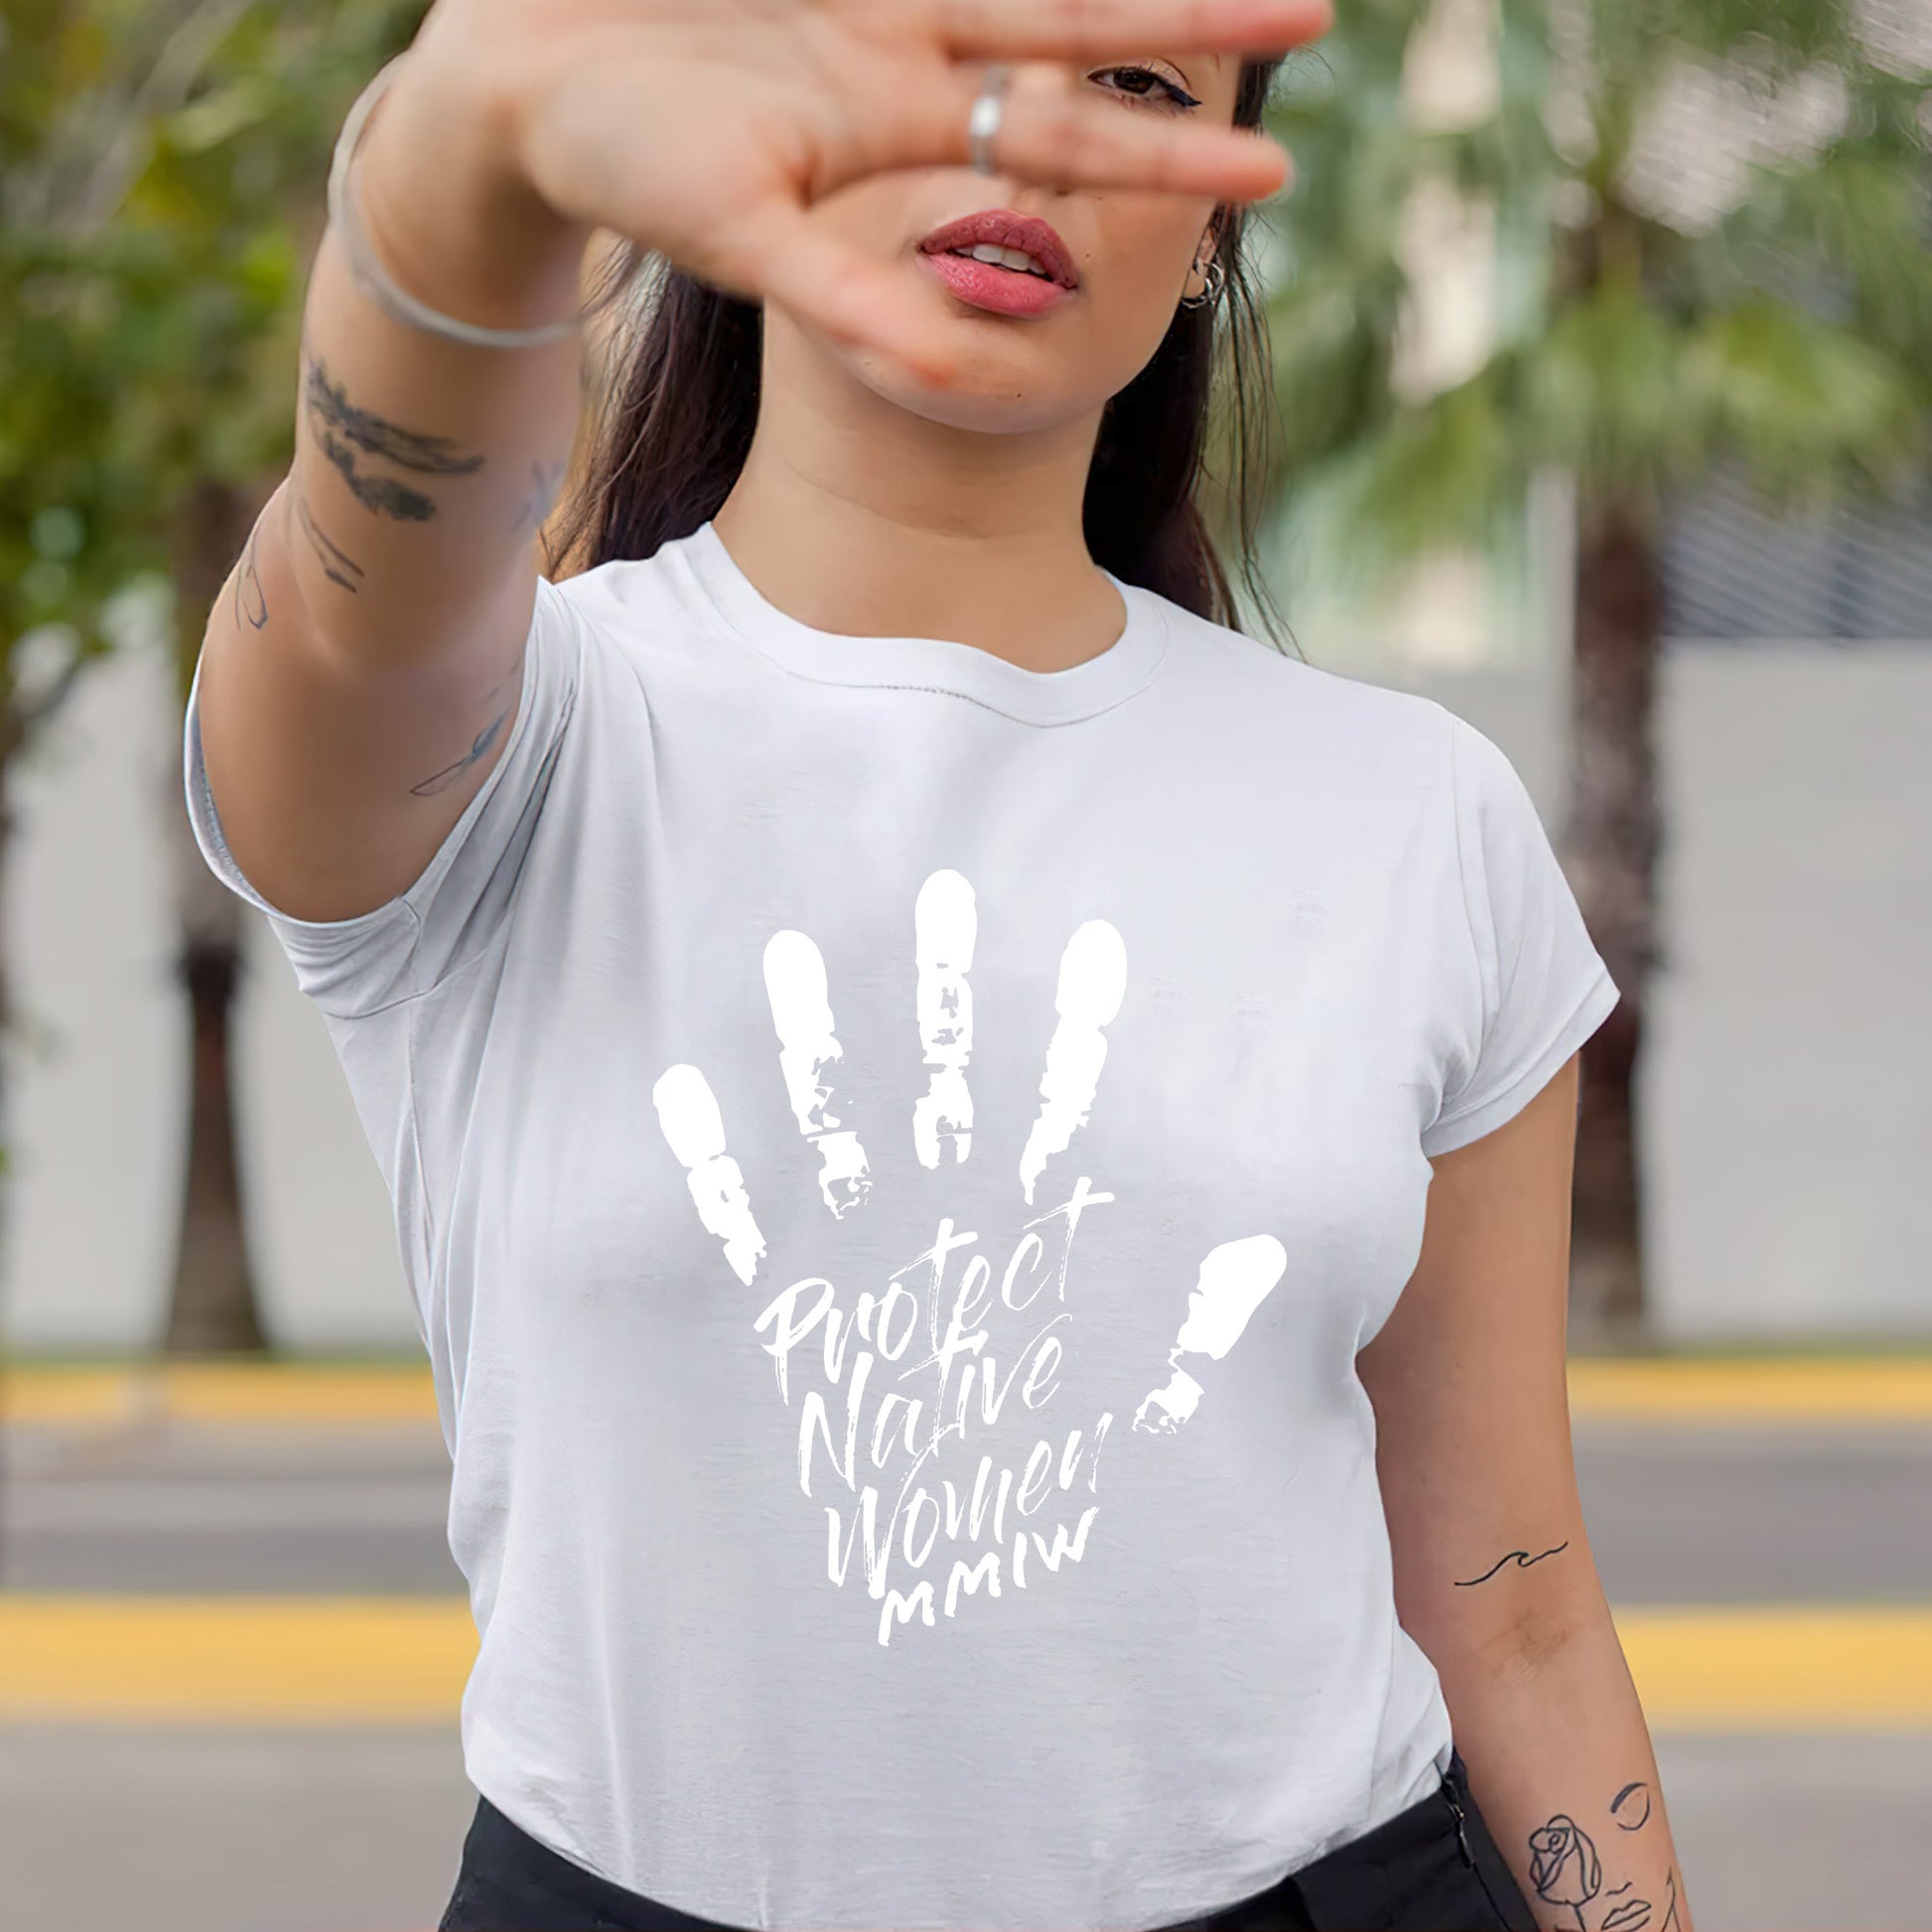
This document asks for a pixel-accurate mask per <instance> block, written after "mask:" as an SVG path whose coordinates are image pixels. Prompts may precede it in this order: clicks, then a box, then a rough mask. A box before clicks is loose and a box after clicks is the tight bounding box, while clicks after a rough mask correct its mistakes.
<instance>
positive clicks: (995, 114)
mask: <svg viewBox="0 0 1932 1932" xmlns="http://www.w3.org/2000/svg"><path fill="white" fill-rule="evenodd" d="M1012 78H1013V64H1012V62H1010V61H993V62H990V63H989V64H988V66H987V69H986V78H985V79H984V80H983V81H982V82H981V83H980V90H979V94H978V96H977V97H976V98H975V100H974V102H973V111H972V113H971V114H970V115H969V116H968V117H967V121H966V151H967V154H968V155H969V156H970V157H971V161H972V167H973V172H974V173H975V174H976V175H996V174H998V173H999V172H1000V171H999V169H998V168H997V167H996V166H995V165H994V161H993V142H994V138H995V136H997V135H998V133H999V132H1000V123H1001V122H1002V121H1003V120H1004V119H1005V118H1006V111H1007V84H1008V82H1009V81H1011V80H1012Z"/></svg>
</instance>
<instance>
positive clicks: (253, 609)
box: [234, 519, 268, 630]
mask: <svg viewBox="0 0 1932 1932" xmlns="http://www.w3.org/2000/svg"><path fill="white" fill-rule="evenodd" d="M260 534H261V523H260V521H259V519H258V520H257V521H256V524H255V527H254V528H253V529H252V530H250V531H249V532H248V547H247V548H246V549H245V550H243V551H242V553H241V568H240V569H239V570H237V571H236V572H235V574H234V620H235V622H236V623H237V624H240V623H241V622H242V621H244V620H245V621H247V623H248V625H249V627H250V628H251V629H254V630H259V629H260V628H261V627H262V625H263V624H265V623H266V622H267V621H268V599H267V598H266V597H264V596H263V595H262V580H261V578H260V576H259V575H258V574H257V573H256V570H255V539H256V538H257V537H258V536H259V535H260Z"/></svg>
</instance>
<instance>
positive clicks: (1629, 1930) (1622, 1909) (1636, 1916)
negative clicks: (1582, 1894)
mask: <svg viewBox="0 0 1932 1932" xmlns="http://www.w3.org/2000/svg"><path fill="white" fill-rule="evenodd" d="M1630 1884H1631V1881H1630V1880H1629V1879H1628V1878H1626V1879H1624V1881H1623V1882H1622V1884H1620V1885H1612V1886H1611V1887H1610V1888H1609V1890H1608V1891H1606V1892H1605V1893H1604V1894H1603V1896H1604V1897H1605V1898H1615V1899H1617V1900H1618V1902H1617V1903H1616V1904H1614V1905H1612V1906H1611V1907H1610V1909H1609V1910H1608V1911H1607V1912H1605V1913H1604V1914H1603V1922H1602V1924H1601V1925H1600V1926H1599V1927H1598V1932H1643V1928H1644V1927H1645V1926H1646V1925H1648V1924H1649V1923H1650V1900H1649V1899H1647V1898H1622V1897H1620V1896H1619V1895H1620V1894H1621V1893H1623V1892H1627V1891H1628V1890H1629V1889H1630Z"/></svg>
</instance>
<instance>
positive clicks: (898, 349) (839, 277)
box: [741, 207, 956, 385]
mask: <svg viewBox="0 0 1932 1932" xmlns="http://www.w3.org/2000/svg"><path fill="white" fill-rule="evenodd" d="M741 246H742V248H743V251H744V254H745V257H746V266H745V269H744V271H743V281H744V283H745V285H747V286H749V287H756V289H757V290H758V292H759V295H761V296H763V297H764V298H765V299H767V300H769V301H772V302H776V303H777V304H779V306H780V307H782V308H785V309H788V310H789V311H790V312H791V313H792V314H793V315H794V316H796V317H797V318H798V320H799V321H800V322H802V323H806V324H809V325H810V326H811V327H812V328H814V329H818V330H821V331H823V332H824V333H825V334H826V335H828V336H830V337H832V338H833V339H834V340H836V341H838V342H842V343H847V344H850V345H853V346H855V347H861V348H875V349H878V350H880V351H882V352H883V353H885V354H887V355H889V356H892V357H893V358H894V359H895V360H897V362H898V363H899V364H900V365H901V366H902V367H903V368H904V369H905V370H906V372H907V373H908V374H910V375H911V376H913V377H914V378H915V379H916V380H918V381H920V382H923V383H926V384H928V385H938V384H943V383H944V382H945V381H946V380H948V379H949V378H950V377H951V375H952V374H953V373H954V369H955V367H956V357H955V353H954V352H953V351H952V350H950V349H948V347H947V346H946V334H945V331H944V330H943V329H942V327H941V320H940V318H939V317H938V316H937V315H935V313H934V309H933V303H932V297H931V292H930V291H929V290H926V289H922V288H921V287H919V286H918V284H917V282H916V281H915V280H914V279H913V278H912V277H911V276H909V275H907V274H906V273H905V270H904V267H903V265H902V264H892V265H889V264H887V263H885V262H882V261H878V260H875V259H873V258H872V257H870V256H867V255H865V254H862V253H861V252H860V251H859V250H858V249H857V248H855V247H853V246H852V245H851V244H850V243H848V242H844V241H841V240H839V239H838V238H837V237H836V236H834V235H831V234H829V233H827V232H826V231H825V230H823V229H822V228H820V227H818V226H816V225H814V223H813V222H812V221H811V219H810V218H809V217H808V216H807V214H806V213H805V211H804V210H803V209H802V208H799V207H778V208H775V209H773V210H772V211H771V212H770V213H768V214H765V215H763V216H761V217H760V218H759V220H758V222H757V223H756V224H755V225H754V226H752V227H751V228H749V229H747V230H745V231H744V235H743V240H742V243H741Z"/></svg>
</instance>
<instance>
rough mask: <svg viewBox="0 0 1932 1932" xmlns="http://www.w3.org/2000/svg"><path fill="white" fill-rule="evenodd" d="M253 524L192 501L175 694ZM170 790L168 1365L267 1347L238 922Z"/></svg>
mask: <svg viewBox="0 0 1932 1932" xmlns="http://www.w3.org/2000/svg"><path fill="white" fill-rule="evenodd" d="M254 514H255V505H254V504H253V503H252V502H251V501H250V500H249V499H247V498H246V497H244V496H243V495H242V493H241V492H240V491H238V490H235V489H232V488H230V487H228V486H227V485H225V484H220V483H205V484H203V485H202V486H201V487H200V488H199V489H197V490H196V491H194V492H192V493H191V500H190V504H189V508H188V512H187V514H186V515H185V516H184V518H183V521H182V524H181V536H180V538H179V540H178V541H177V543H176V546H175V557H176V582H177V586H178V590H179V594H180V596H179V612H180V625H181V628H180V636H179V643H180V655H181V662H182V668H183V675H184V688H185V683H186V678H187V676H188V675H190V674H192V671H193V666H194V661H195V654H196V652H197V650H198V649H199V647H200V643H201V637H202V633H203V631H204V630H205V629H206V628H207V614H208V610H209V608H210V606H211V604H212V602H213V599H214V597H215V595H216V593H217V592H218V591H219V589H220V587H221V585H222V583H223V581H224V580H225V578H226V576H227V573H228V569H229V566H230V565H231V564H232V563H233V561H234V559H235V558H236V557H237V556H238V555H239V554H240V551H241V547H242V545H243V543H244V542H245V541H246V540H247V535H248V529H249V526H250V524H251V523H252V521H253V518H254ZM168 789H169V793H170V802H169V807H168V823H169V824H170V825H171V826H172V827H173V829H174V833H175V845H176V858H177V864H176V867H175V877H176V905H177V908H178V920H179V926H180V951H179V953H178V954H177V956H176V972H177V974H178V975H179V978H180V982H181V985H182V988H183V991H184V992H185V993H186V994H187V996H188V1014H187V1019H188V1023H189V1027H190V1030H191V1036H192V1040H193V1058H192V1061H191V1066H192V1071H191V1074H190V1078H189V1092H188V1109H189V1111H188V1159H187V1163H186V1166H185V1169H184V1173H183V1182H182V1213H181V1233H180V1238H179V1244H178V1246H177V1248H176V1251H175V1276H174V1284H173V1287H172V1288H171V1290H170V1292H169V1297H168V1315H167V1325H166V1328H165V1330H164V1332H163V1337H162V1348H163V1350H164V1351H165V1352H166V1353H168V1354H171V1355H183V1354H203V1355H207V1354H235V1353H243V1352H256V1351H260V1350H262V1349H264V1348H265V1347H266V1346H267V1342H266V1338H265V1336H264V1334H263V1331H262V1323H261V1315H260V1312H259V1310H258V1305H257V1302H256V1296H255V1280H254V1272H253V1270H252V1268H251V1267H250V1265H249V1258H248V1238H247V1231H246V1223H245V1220H244V1217H243V1214H242V1204H241V1175H240V1170H239V1166H238V1164H237V1162H236V1158H235V1120H234V1099H233V1076H232V1066H231V1058H232V1054H231V1039H232V1022H233V1015H234V1003H235V995H236V991H237V989H238V987H239V985H240V982H241V961H242V933H243V923H242V922H243V917H244V912H243V907H242V904H241V901H240V900H239V899H237V898H236V897H235V896H234V895H233V894H232V893H230V892H229V891H228V889H227V888H226V887H225V886H223V885H222V884H221V883H220V881H218V880H217V879H216V878H215V877H214V876H213V874H211V873H210V872H209V871H208V870H207V865H206V864H205V863H204V862H203V860H202V857H201V854H200V853H199V852H198V851H197V850H196V849H195V846H194V840H193V836H192V834H191V832H190V829H189V824H188V813H187V809H186V807H185V805H184V804H183V801H182V796H181V782H180V778H179V776H178V769H177V767H174V766H173V765H172V763H171V767H170V771H169V780H168Z"/></svg>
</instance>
